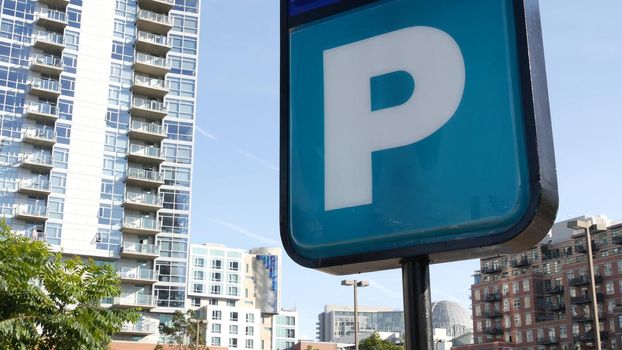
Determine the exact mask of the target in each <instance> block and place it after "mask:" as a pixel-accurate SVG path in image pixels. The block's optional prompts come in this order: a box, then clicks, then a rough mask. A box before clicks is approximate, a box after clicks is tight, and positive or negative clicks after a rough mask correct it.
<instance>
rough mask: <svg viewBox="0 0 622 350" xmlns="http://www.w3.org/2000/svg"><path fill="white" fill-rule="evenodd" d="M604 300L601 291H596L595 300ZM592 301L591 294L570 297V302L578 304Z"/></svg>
mask: <svg viewBox="0 0 622 350" xmlns="http://www.w3.org/2000/svg"><path fill="white" fill-rule="evenodd" d="M603 300H604V297H603V294H602V293H596V301H598V302H601V301H603ZM591 302H592V296H591V295H580V296H578V297H571V298H570V304H573V305H580V304H589V303H591Z"/></svg>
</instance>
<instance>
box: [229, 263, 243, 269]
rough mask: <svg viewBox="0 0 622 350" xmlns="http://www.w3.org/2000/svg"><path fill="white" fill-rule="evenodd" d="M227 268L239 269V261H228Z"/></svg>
mask: <svg viewBox="0 0 622 350" xmlns="http://www.w3.org/2000/svg"><path fill="white" fill-rule="evenodd" d="M229 270H231V271H238V270H240V263H239V262H238V261H229Z"/></svg>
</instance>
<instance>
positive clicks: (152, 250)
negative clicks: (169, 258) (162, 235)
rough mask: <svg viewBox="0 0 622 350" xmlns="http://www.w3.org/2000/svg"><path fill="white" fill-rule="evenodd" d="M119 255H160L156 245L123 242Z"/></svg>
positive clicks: (158, 247)
mask: <svg viewBox="0 0 622 350" xmlns="http://www.w3.org/2000/svg"><path fill="white" fill-rule="evenodd" d="M121 255H147V256H158V255H160V246H159V245H157V244H147V243H137V242H124V243H123V246H122V247H121Z"/></svg>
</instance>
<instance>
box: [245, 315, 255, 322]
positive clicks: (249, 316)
mask: <svg viewBox="0 0 622 350" xmlns="http://www.w3.org/2000/svg"><path fill="white" fill-rule="evenodd" d="M254 322H255V315H254V314H246V323H254Z"/></svg>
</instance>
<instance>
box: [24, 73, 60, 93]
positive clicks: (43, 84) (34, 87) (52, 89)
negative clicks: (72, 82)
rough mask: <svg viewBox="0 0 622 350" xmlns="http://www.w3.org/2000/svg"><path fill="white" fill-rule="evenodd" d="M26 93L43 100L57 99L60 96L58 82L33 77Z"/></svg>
mask: <svg viewBox="0 0 622 350" xmlns="http://www.w3.org/2000/svg"><path fill="white" fill-rule="evenodd" d="M28 92H29V93H30V94H32V95H35V96H39V97H43V98H57V97H58V96H60V94H61V87H60V81H58V80H54V79H43V78H38V77H34V78H32V80H31V82H30V90H29V91H28Z"/></svg>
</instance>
